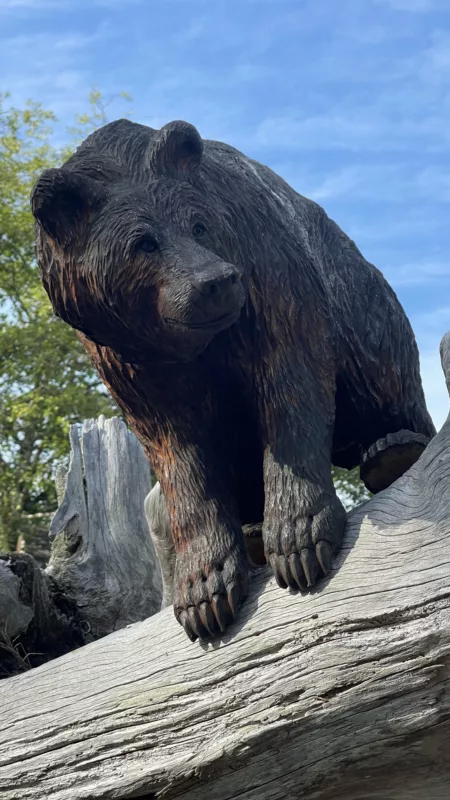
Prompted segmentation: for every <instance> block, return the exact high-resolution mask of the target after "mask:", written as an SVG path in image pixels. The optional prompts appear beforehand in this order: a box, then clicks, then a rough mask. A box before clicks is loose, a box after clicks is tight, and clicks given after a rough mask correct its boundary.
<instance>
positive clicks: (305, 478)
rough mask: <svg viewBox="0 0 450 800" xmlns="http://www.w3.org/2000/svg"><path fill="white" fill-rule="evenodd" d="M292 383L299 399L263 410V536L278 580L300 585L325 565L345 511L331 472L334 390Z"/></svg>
mask: <svg viewBox="0 0 450 800" xmlns="http://www.w3.org/2000/svg"><path fill="white" fill-rule="evenodd" d="M297 386H300V387H302V389H303V391H302V394H304V395H305V396H303V398H302V402H301V403H296V405H295V407H294V406H293V405H292V401H291V398H289V400H288V399H287V401H286V403H285V404H284V403H280V402H279V398H278V402H275V404H271V408H270V409H267V410H266V412H268V414H269V417H270V421H269V424H268V425H267V426H266V429H267V434H266V438H267V441H266V448H265V456H264V490H265V509H264V526H263V539H264V549H265V554H266V559H267V561H268V562H269V563H270V565H271V566H272V569H273V571H274V574H275V577H276V579H277V582H278V584H279V585H280V586H281V587H283V588H286V587H288V586H289V587H291V588H293V589H302V590H305V589H307V588H308V587H310V586H313V585H314V584H315V582H316V580H317V578H318V577H319V576H320V574H321V573H323V574H326V573H327V572H328V571H329V569H330V566H331V560H332V555H333V553H334V552H336V550H338V548H339V547H340V544H341V541H342V537H343V534H344V529H345V524H346V514H345V510H344V508H343V506H342V504H341V502H340V500H339V498H338V497H337V495H336V492H335V489H334V486H333V481H332V478H331V446H332V438H333V423H334V391H333V392H331V391H330V392H329V395H328V397H327V396H325V393H324V391H323V389H322V388H321V387H320V386H318V387H315V386H314V381H313V380H311V379H310V380H309V381H308V380H305V381H303V382H298V383H297ZM305 388H307V389H308V390H309V391H308V393H307V394H306V392H305ZM265 416H266V419H267V413H266V415H265Z"/></svg>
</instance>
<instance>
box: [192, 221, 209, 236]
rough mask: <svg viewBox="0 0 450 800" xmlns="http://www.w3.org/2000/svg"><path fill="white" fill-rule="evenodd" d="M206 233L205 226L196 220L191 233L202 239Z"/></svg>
mask: <svg viewBox="0 0 450 800" xmlns="http://www.w3.org/2000/svg"><path fill="white" fill-rule="evenodd" d="M205 234H206V228H205V226H204V225H203V223H202V222H197V223H196V224H195V225H194V227H193V228H192V235H193V236H195V238H196V239H202V237H203V236H204V235H205Z"/></svg>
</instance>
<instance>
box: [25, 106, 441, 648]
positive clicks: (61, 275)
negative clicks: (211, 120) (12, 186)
mask: <svg viewBox="0 0 450 800" xmlns="http://www.w3.org/2000/svg"><path fill="white" fill-rule="evenodd" d="M32 208H33V213H34V215H35V218H36V221H37V252H38V258H39V263H40V267H41V272H42V280H43V283H44V286H45V288H46V290H47V292H48V295H49V297H50V300H51V302H52V305H53V308H54V310H55V312H56V314H58V315H59V316H60V317H61V318H62V319H64V320H65V321H66V322H67V323H68V324H70V325H72V326H73V327H74V328H75V329H77V330H78V332H79V335H80V338H81V340H82V341H83V343H84V345H85V347H86V350H87V352H88V353H89V355H90V357H91V359H92V361H93V363H94V364H95V366H96V367H97V369H98V371H99V373H100V376H101V378H102V380H103V381H104V383H105V384H106V386H107V387H108V388H109V390H110V391H111V393H112V395H113V397H114V398H115V400H116V401H117V403H118V404H119V406H120V407H121V409H122V410H123V412H124V414H125V416H126V418H127V420H128V421H129V423H130V425H131V426H132V428H133V429H134V431H135V433H136V434H137V436H138V437H139V438H140V440H141V442H142V444H143V445H144V448H145V450H146V452H147V454H148V456H149V458H150V461H151V463H152V465H153V468H154V470H155V472H156V475H157V477H158V479H159V481H160V483H161V487H162V491H163V494H164V498H165V502H166V506H167V511H168V514H169V518H170V524H171V530H172V537H173V545H174V551H175V554H176V557H175V566H174V587H173V603H174V608H175V614H176V616H177V619H178V620H179V622H180V623H181V624H182V625H183V627H184V629H185V631H186V632H187V634H188V635H189V636H190V638H191V639H195V638H197V637H200V638H205V637H208V636H214V635H217V634H218V633H219V632H220V631H223V630H224V629H225V627H226V626H227V624H228V623H229V621H230V620H231V619H232V618H233V617H234V616H235V615H236V614H237V612H238V609H239V606H240V604H241V603H242V601H243V599H244V597H245V595H246V592H247V580H248V559H247V554H246V549H245V544H244V538H243V535H242V525H244V524H250V523H255V522H259V521H261V520H262V519H264V527H263V539H264V547H265V552H266V558H267V560H268V562H269V563H270V564H271V565H272V567H273V570H274V573H275V575H276V578H277V580H278V583H279V584H280V585H281V586H283V587H291V588H293V589H297V590H302V591H304V590H307V589H308V588H309V587H310V586H312V585H314V584H315V582H316V581H317V579H318V578H319V577H320V575H322V574H324V573H326V572H327V571H328V569H329V567H330V564H331V559H332V556H333V553H334V552H336V550H337V549H338V548H339V546H340V543H341V540H342V536H343V531H344V527H345V520H346V517H345V513H344V510H343V508H342V505H341V503H340V501H339V500H338V498H337V496H336V493H335V491H334V488H333V483H332V479H331V464H332V463H334V464H336V465H339V466H344V467H347V468H351V467H353V466H355V465H357V464H358V463H360V460H361V457H362V455H363V453H367V452H368V451H369V450H370V448H371V447H372V446H373V445H374V443H376V442H382V443H383V442H384V444H381V445H379V446H377V448H375V451H376V457H377V459H378V461H377V464H376V465H375V468H374V469H370V467H371V464H370V459H369V462H367V458H366V460H365V470H366V474H367V475H370V480H371V481H373V485H374V486H381V485H383V481H382V480H380V471H381V472H383V469H384V467H383V464H384V463H387V462H389V481H392V480H395V478H396V477H398V476H399V475H400V474H402V473H403V472H404V471H405V469H406V468H407V467H408V466H410V463H411V461H412V460H414V459H416V458H417V452H416V449H414V448H413V449H412V450H410V451H408V436H407V434H402V442H403V441H404V440H405V441H406V450H405V448H403V449H402V450H400V449H399V448H398V447H397V449H396V450H395V451H393V453H394V454H393V455H392V453H391V455H389V452H390V451H389V444H388V443H389V438H387V437H388V434H395V433H398V432H400V431H406V432H410V433H412V434H422V435H423V436H424V437H425V439H424V442H425V444H426V442H427V441H428V440H429V439H430V438H431V437H432V436H433V435H434V433H435V431H434V427H433V424H432V422H431V419H430V417H429V414H428V412H427V409H426V406H425V400H424V394H423V390H422V385H421V379H420V374H419V359H418V352H417V347H416V343H415V339H414V335H413V332H412V330H411V327H410V324H409V322H408V320H407V318H406V315H405V313H404V311H403V309H402V308H401V305H400V303H399V301H398V299H397V297H396V295H395V293H394V292H393V291H392V289H391V288H390V287H389V285H388V284H387V283H386V281H385V280H384V278H383V276H382V274H381V273H380V272H379V271H378V270H377V269H376V268H375V267H373V266H372V265H371V264H369V263H368V262H367V261H366V260H365V259H364V258H363V256H362V255H361V253H360V252H359V250H358V249H357V247H356V246H355V244H354V243H353V242H352V241H351V240H350V239H349V238H348V237H347V236H346V235H345V234H344V233H343V232H342V231H341V230H340V229H339V227H338V226H337V225H336V224H335V223H334V222H333V221H332V220H330V219H329V218H328V217H327V215H326V214H325V212H324V211H323V209H322V208H320V207H319V206H318V205H317V204H316V203H313V202H311V201H310V200H307V199H306V198H304V197H302V196H301V195H299V194H297V193H296V192H295V191H294V190H293V189H292V188H291V187H289V186H288V185H287V184H286V183H285V182H284V181H283V180H282V179H281V178H280V177H279V176H277V175H276V174H275V173H274V172H272V171H271V170H270V169H268V168H267V167H265V166H262V165H261V164H259V163H257V162H255V161H252V160H251V159H250V158H247V157H246V156H245V155H243V154H242V153H240V152H239V151H237V150H235V149H234V148H232V147H229V146H227V145H225V144H222V143H219V142H212V141H203V140H202V139H201V137H200V135H199V133H198V131H197V130H196V129H195V128H194V127H193V126H191V125H189V124H188V123H186V122H172V123H169V124H168V125H166V126H165V127H164V128H162V129H161V130H160V131H156V130H153V129H151V128H147V127H145V126H142V125H139V124H136V123H132V122H129V121H127V120H119V121H117V122H113V123H111V124H109V125H106V126H105V127H103V128H101V129H100V130H98V131H97V132H95V133H94V134H92V135H91V136H90V137H89V138H88V139H87V140H86V141H85V142H84V143H83V144H82V145H81V147H80V148H79V149H78V151H77V152H76V153H75V155H74V156H72V158H71V159H69V161H68V162H67V163H66V164H64V165H63V167H62V168H61V169H58V170H50V171H47V172H46V173H44V174H43V175H42V177H41V178H40V180H39V181H38V183H37V185H36V187H35V189H34V191H33V195H32ZM413 439H414V437H413ZM416 441H417V436H416V438H415V439H414V442H416ZM386 443H387V444H386ZM415 446H416V445H414V447H415ZM375 451H374V452H375ZM385 451H386V452H387V453H388V455H387V456H386V458H384V455H383V453H384V452H385ZM405 452H406V455H405ZM408 452H409V455H408ZM386 459H387V460H386Z"/></svg>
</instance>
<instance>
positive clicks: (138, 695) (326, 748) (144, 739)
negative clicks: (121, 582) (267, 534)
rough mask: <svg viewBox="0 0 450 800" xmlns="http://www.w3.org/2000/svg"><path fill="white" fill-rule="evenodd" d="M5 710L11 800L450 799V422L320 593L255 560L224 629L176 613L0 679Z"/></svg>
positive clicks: (374, 504)
mask: <svg viewBox="0 0 450 800" xmlns="http://www.w3.org/2000/svg"><path fill="white" fill-rule="evenodd" d="M444 342H445V340H444ZM446 354H447V350H446V351H445V353H444V355H443V362H444V366H445V363H446ZM447 360H448V359H447ZM0 708H1V723H2V724H1V730H0V797H1V799H2V800H16V798H17V800H18V799H19V798H20V800H27V799H28V798H30V799H31V798H36V799H37V798H39V800H43V798H45V799H47V798H48V799H49V800H97V798H98V799H100V798H117V800H119V799H120V800H125V798H127V799H128V798H130V799H131V798H142V799H145V798H147V800H150V798H156V797H164V798H180V799H181V798H182V799H183V800H281V798H292V799H294V798H306V797H307V798H308V800H319V798H320V800H361V799H362V798H364V799H365V800H423V798H425V797H426V798H427V800H448V797H449V795H450V789H449V785H450V746H449V740H450V421H447V423H446V424H445V426H444V428H443V429H442V430H441V431H440V433H439V434H438V435H437V436H436V438H435V439H434V440H433V441H432V442H431V444H430V445H429V446H428V448H427V450H426V451H425V453H424V454H423V456H422V457H421V459H420V460H419V462H418V463H417V464H416V465H415V466H414V467H413V468H412V469H411V470H410V471H409V472H408V473H407V474H406V475H405V476H403V478H401V479H400V480H399V481H397V483H396V484H394V485H393V486H392V487H390V488H389V489H387V490H386V491H385V492H383V493H381V494H379V495H377V496H376V497H375V498H374V499H372V500H371V501H370V502H368V503H367V504H365V505H364V506H363V507H361V508H359V509H357V510H356V511H355V512H353V513H352V514H351V515H350V517H349V522H348V529H347V534H346V537H345V542H344V546H343V549H342V552H341V553H340V554H339V556H338V557H337V559H336V561H335V564H334V568H333V570H332V573H331V575H330V576H329V577H328V578H327V579H326V580H325V581H323V582H321V583H320V584H319V585H318V586H317V588H316V590H315V591H313V592H311V593H310V594H305V595H303V596H301V595H294V594H289V592H287V591H286V592H284V591H282V590H281V589H279V588H277V587H276V585H275V581H274V579H273V578H271V577H270V574H269V573H268V571H267V570H262V571H260V572H258V573H257V574H256V575H255V576H254V577H253V580H252V585H251V591H250V596H249V599H248V601H247V602H246V603H245V605H244V607H243V609H242V612H241V615H240V617H239V619H238V621H237V623H236V624H235V625H234V626H233V627H232V628H231V629H230V630H229V632H228V633H227V634H226V635H225V636H224V638H223V639H222V640H221V641H220V642H215V643H213V644H208V645H200V644H199V643H195V644H191V643H190V642H189V641H188V640H187V638H186V636H185V634H184V632H183V630H182V629H181V628H180V627H179V625H178V624H177V623H176V621H175V619H174V618H173V614H172V610H171V609H165V610H163V611H162V612H160V613H158V614H156V615H155V616H153V617H151V618H150V619H148V620H146V621H144V622H140V623H137V624H134V625H132V626H130V627H128V628H125V629H123V630H120V631H117V632H115V633H113V634H111V635H110V636H107V637H106V638H104V639H101V640H99V641H97V642H94V643H93V644H90V645H88V646H86V647H84V648H82V649H80V650H78V651H74V652H73V653H70V654H69V655H67V656H64V657H62V658H60V659H57V660H55V661H52V662H50V663H48V664H45V665H44V666H42V667H40V668H38V669H36V670H34V671H32V672H29V673H27V674H25V675H21V676H19V677H15V678H11V679H8V680H6V681H3V683H2V684H0Z"/></svg>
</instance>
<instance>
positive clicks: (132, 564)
mask: <svg viewBox="0 0 450 800" xmlns="http://www.w3.org/2000/svg"><path fill="white" fill-rule="evenodd" d="M70 442H71V455H70V463H69V468H68V471H67V474H66V473H65V471H62V470H58V472H57V475H56V485H57V493H58V502H59V508H58V511H57V512H56V514H55V516H54V518H53V520H52V523H51V528H50V535H51V538H52V539H53V544H52V550H51V557H50V561H49V564H48V566H47V568H46V569H45V570H41V569H40V567H39V566H38V564H36V562H35V561H34V559H33V558H32V557H31V556H29V555H27V554H24V553H15V554H12V555H9V556H4V557H2V559H1V560H0V667H2V669H3V674H4V673H5V672H6V673H8V672H10V671H13V670H14V669H15V668H25V667H27V666H33V665H36V664H40V663H42V662H43V661H46V660H48V659H49V658H53V657H55V655H61V654H62V653H66V652H67V651H69V650H72V649H73V648H75V647H77V646H80V645H81V644H84V643H86V642H89V641H93V640H94V639H97V638H99V637H100V636H104V635H106V634H108V633H111V632H112V631H114V630H117V629H119V628H122V627H124V626H126V625H128V624H130V623H132V622H136V621H137V620H142V619H145V618H146V617H148V616H150V615H151V614H154V613H155V612H156V611H158V610H159V609H160V608H161V599H162V580H161V570H160V567H159V563H158V560H157V557H156V554H155V549H154V546H153V543H152V540H151V537H150V535H149V529H148V525H147V521H146V518H145V513H144V500H145V497H146V495H147V493H148V491H149V488H150V486H151V477H150V469H149V465H148V461H147V458H146V457H145V455H144V452H143V450H142V447H141V446H140V444H139V442H138V441H137V439H136V437H135V436H134V434H132V433H131V432H130V431H129V430H128V429H127V427H126V426H125V424H124V423H123V422H122V421H121V420H120V419H118V418H113V419H109V420H107V419H105V418H104V417H100V418H99V419H98V420H96V421H94V420H88V421H86V422H84V423H83V425H82V426H81V427H80V426H78V425H73V426H72V427H71V430H70ZM32 653H33V654H32ZM0 674H1V669H0Z"/></svg>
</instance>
